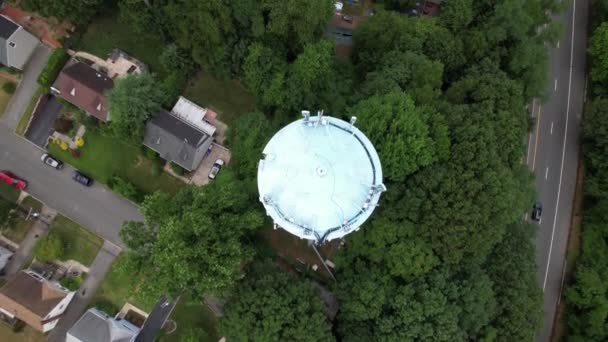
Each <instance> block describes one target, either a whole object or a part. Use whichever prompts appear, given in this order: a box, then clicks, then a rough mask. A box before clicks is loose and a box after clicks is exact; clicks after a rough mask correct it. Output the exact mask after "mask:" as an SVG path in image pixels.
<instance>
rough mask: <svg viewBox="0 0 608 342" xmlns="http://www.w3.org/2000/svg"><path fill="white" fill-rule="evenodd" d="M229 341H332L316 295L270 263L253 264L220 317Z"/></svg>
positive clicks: (310, 286) (223, 332)
mask: <svg viewBox="0 0 608 342" xmlns="http://www.w3.org/2000/svg"><path fill="white" fill-rule="evenodd" d="M220 332H221V334H222V335H223V336H226V338H227V339H229V340H231V341H310V342H316V341H332V340H334V338H333V336H332V334H331V331H330V325H329V322H328V320H327V318H326V317H325V313H324V312H323V303H322V302H321V299H320V297H319V294H318V293H316V291H315V290H314V289H313V287H312V285H311V284H310V283H309V282H308V281H302V280H300V279H295V278H293V277H292V276H291V275H289V274H287V273H284V272H282V271H280V270H279V269H277V268H276V266H275V265H273V264H272V263H270V262H265V263H260V264H255V265H254V266H253V267H252V268H251V269H250V270H249V271H248V272H247V276H246V277H245V278H244V279H243V280H241V281H240V283H239V284H238V285H237V287H236V289H235V291H234V292H233V293H232V297H231V299H230V300H229V301H228V303H227V305H226V311H225V313H224V316H223V317H222V319H221V320H220Z"/></svg>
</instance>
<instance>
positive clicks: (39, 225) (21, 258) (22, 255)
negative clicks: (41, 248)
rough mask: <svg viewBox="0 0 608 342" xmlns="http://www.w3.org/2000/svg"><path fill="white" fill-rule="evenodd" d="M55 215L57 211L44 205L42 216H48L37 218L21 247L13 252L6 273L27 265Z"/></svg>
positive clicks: (11, 272) (8, 273) (13, 272)
mask: <svg viewBox="0 0 608 342" xmlns="http://www.w3.org/2000/svg"><path fill="white" fill-rule="evenodd" d="M55 215H57V212H56V211H54V210H53V209H51V208H49V207H47V206H46V205H43V206H42V211H41V217H45V216H46V217H45V218H44V220H43V219H42V218H41V219H38V220H36V222H35V223H34V225H33V226H32V228H30V230H29V231H28V232H27V235H26V236H25V239H23V241H22V242H21V244H19V249H17V251H16V252H15V254H13V259H12V260H11V261H10V263H9V264H8V265H7V266H6V269H5V273H6V275H7V276H10V275H13V274H15V273H17V272H19V270H20V269H21V268H23V266H25V262H26V261H27V260H28V259H29V257H30V255H31V254H32V253H33V251H34V247H35V246H36V242H38V240H39V239H40V238H42V237H44V236H45V235H46V234H47V233H48V230H49V223H50V222H51V221H52V220H53V218H54V217H55ZM30 219H33V218H30Z"/></svg>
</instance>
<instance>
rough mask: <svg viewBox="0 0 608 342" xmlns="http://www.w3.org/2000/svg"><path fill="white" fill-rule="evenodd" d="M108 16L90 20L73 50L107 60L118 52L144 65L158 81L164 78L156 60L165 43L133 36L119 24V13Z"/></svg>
mask: <svg viewBox="0 0 608 342" xmlns="http://www.w3.org/2000/svg"><path fill="white" fill-rule="evenodd" d="M107 12H110V13H109V14H108V13H106V14H101V15H98V16H96V17H94V18H93V21H92V22H91V24H90V25H89V26H88V28H87V31H86V32H85V33H84V34H83V36H82V38H81V39H80V41H79V43H78V44H77V46H75V49H79V50H82V51H86V52H89V53H92V54H94V55H96V56H98V57H101V58H106V57H107V56H108V54H109V53H110V52H111V51H112V49H114V48H119V49H121V50H123V51H125V52H127V53H128V54H130V55H131V56H133V57H135V58H137V59H139V60H140V61H142V62H144V63H146V64H147V65H148V66H149V67H150V71H151V72H153V73H155V74H158V75H159V77H161V78H162V77H164V76H166V75H165V74H166V71H165V70H164V69H163V68H162V66H161V65H160V62H159V60H158V56H159V55H160V53H161V52H162V51H163V47H164V43H163V42H162V40H161V39H160V38H159V37H155V36H152V35H141V34H136V33H135V32H133V31H132V30H131V27H130V26H129V25H127V24H126V23H124V22H122V21H120V20H118V11H112V10H111V9H110V10H108V11H107Z"/></svg>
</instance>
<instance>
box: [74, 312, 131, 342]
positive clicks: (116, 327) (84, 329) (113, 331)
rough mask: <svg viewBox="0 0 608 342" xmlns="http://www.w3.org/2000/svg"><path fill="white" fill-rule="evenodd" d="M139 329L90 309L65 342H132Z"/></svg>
mask: <svg viewBox="0 0 608 342" xmlns="http://www.w3.org/2000/svg"><path fill="white" fill-rule="evenodd" d="M139 330H140V329H139V328H138V327H136V326H135V325H133V324H132V323H130V322H129V321H127V320H124V319H120V318H114V317H110V316H109V315H108V314H106V313H105V312H103V311H100V310H98V309H96V308H91V309H89V310H88V311H87V312H85V313H84V314H83V315H82V316H81V317H80V319H79V320H78V322H76V324H74V325H73V326H72V328H71V329H70V330H69V331H68V333H67V335H66V340H65V341H66V342H92V341H94V342H132V341H134V340H135V338H136V337H137V334H139Z"/></svg>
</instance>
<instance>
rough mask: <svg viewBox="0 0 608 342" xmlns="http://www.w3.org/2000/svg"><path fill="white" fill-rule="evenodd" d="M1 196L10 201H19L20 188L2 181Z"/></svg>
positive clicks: (0, 184)
mask: <svg viewBox="0 0 608 342" xmlns="http://www.w3.org/2000/svg"><path fill="white" fill-rule="evenodd" d="M0 197H2V198H4V199H5V200H7V201H9V202H12V203H17V199H18V198H19V190H17V189H15V188H14V187H13V186H11V185H8V184H6V183H1V182H0Z"/></svg>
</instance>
